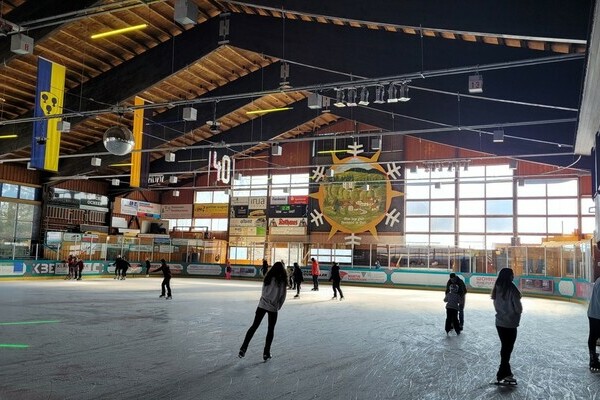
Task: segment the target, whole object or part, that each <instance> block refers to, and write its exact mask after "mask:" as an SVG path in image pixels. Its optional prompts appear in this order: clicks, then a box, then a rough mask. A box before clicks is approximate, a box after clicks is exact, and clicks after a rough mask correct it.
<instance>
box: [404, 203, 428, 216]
mask: <svg viewBox="0 0 600 400" xmlns="http://www.w3.org/2000/svg"><path fill="white" fill-rule="evenodd" d="M406 215H429V202H428V201H407V202H406Z"/></svg>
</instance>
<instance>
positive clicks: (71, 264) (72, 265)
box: [65, 254, 75, 279]
mask: <svg viewBox="0 0 600 400" xmlns="http://www.w3.org/2000/svg"><path fill="white" fill-rule="evenodd" d="M67 269H68V270H69V272H68V274H67V276H66V277H65V279H73V277H74V276H75V271H74V269H75V257H73V254H69V258H67Z"/></svg>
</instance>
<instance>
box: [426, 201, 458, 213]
mask: <svg viewBox="0 0 600 400" xmlns="http://www.w3.org/2000/svg"><path fill="white" fill-rule="evenodd" d="M431 215H454V201H432V202H431Z"/></svg>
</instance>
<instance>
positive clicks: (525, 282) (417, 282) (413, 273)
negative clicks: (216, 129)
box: [0, 260, 593, 300]
mask: <svg viewBox="0 0 600 400" xmlns="http://www.w3.org/2000/svg"><path fill="white" fill-rule="evenodd" d="M130 264H131V268H129V269H128V270H127V275H128V276H131V277H134V276H136V275H145V274H146V269H145V267H143V265H142V264H141V263H139V262H131V263H130ZM168 264H169V267H170V268H171V273H172V274H173V276H174V277H177V276H181V277H225V266H224V265H221V264H208V263H182V262H171V263H168ZM158 267H160V263H157V262H153V263H151V269H155V268H158ZM231 269H232V272H231V276H232V277H234V278H249V279H261V278H262V273H261V270H260V267H255V266H248V265H233V266H232V267H231ZM82 272H83V275H84V276H108V275H113V274H114V272H115V267H114V266H113V265H112V262H109V261H85V262H84V269H83V271H82ZM302 272H303V275H304V278H305V282H308V283H310V281H311V279H312V277H311V269H310V267H304V268H302ZM67 273H68V268H67V265H66V263H64V262H62V261H55V260H5V261H0V277H2V278H11V277H12V278H25V277H40V278H41V277H55V276H65V275H67ZM159 274H160V273H158V274H157V275H159ZM448 274H449V272H448V271H445V270H442V271H436V270H430V269H427V270H424V269H404V268H403V269H387V268H379V269H369V268H347V269H341V270H340V276H341V278H342V281H343V282H347V283H353V284H362V285H366V286H385V287H395V286H398V287H408V288H415V289H419V288H420V289H426V288H429V289H444V288H445V287H446V282H447V281H448ZM456 274H457V275H458V276H459V277H460V278H461V279H462V280H463V281H464V282H465V284H466V286H467V289H468V290H472V291H479V292H489V291H491V289H492V287H493V286H494V282H495V281H496V275H495V274H477V273H474V274H471V273H462V272H457V273H456ZM328 279H329V268H328V267H327V266H323V267H321V274H320V276H319V280H321V281H326V280H328ZM515 284H516V285H517V286H518V287H519V289H520V290H521V291H522V292H523V294H525V295H534V296H536V295H537V296H544V297H554V298H560V299H574V300H588V299H589V298H590V296H591V291H592V287H593V283H590V282H587V281H585V280H583V279H573V278H564V277H563V278H561V277H551V276H539V275H532V276H519V277H516V278H515Z"/></svg>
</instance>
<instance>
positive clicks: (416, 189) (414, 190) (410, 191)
mask: <svg viewBox="0 0 600 400" xmlns="http://www.w3.org/2000/svg"><path fill="white" fill-rule="evenodd" d="M430 186H431V185H430V184H429V183H427V184H412V183H411V184H407V185H406V198H407V199H428V198H429V188H430Z"/></svg>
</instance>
